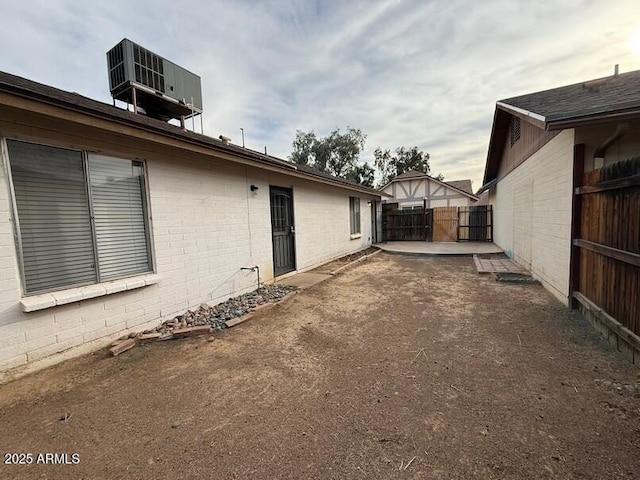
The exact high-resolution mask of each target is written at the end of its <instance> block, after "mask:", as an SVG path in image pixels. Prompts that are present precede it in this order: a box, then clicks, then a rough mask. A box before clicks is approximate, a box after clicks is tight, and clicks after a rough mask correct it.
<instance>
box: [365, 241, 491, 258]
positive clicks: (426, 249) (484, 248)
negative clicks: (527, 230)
mask: <svg viewBox="0 0 640 480" xmlns="http://www.w3.org/2000/svg"><path fill="white" fill-rule="evenodd" d="M375 246H376V247H378V248H380V249H381V250H384V251H385V252H389V253H403V254H410V255H461V256H472V255H478V254H488V253H502V249H501V248H500V247H498V246H497V245H495V244H493V243H489V242H420V241H417V242H386V243H377V244H376V245H375Z"/></svg>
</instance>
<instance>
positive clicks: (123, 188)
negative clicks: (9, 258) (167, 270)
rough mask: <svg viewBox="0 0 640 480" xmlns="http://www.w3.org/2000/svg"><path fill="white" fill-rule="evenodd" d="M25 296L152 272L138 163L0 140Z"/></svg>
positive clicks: (143, 189) (142, 186)
mask: <svg viewBox="0 0 640 480" xmlns="http://www.w3.org/2000/svg"><path fill="white" fill-rule="evenodd" d="M7 147H8V148H7V150H8V153H9V163H10V165H11V177H12V181H13V189H14V194H15V206H14V208H15V210H16V231H17V232H18V235H19V243H18V250H19V252H20V256H21V265H22V275H23V283H24V291H25V293H27V294H31V293H40V292H45V291H52V290H60V289H63V288H69V287H73V286H80V285H89V284H93V283H97V282H101V281H105V280H113V279H115V278H122V277H128V276H132V275H136V274H140V273H147V272H150V271H151V270H152V267H151V256H150V247H149V225H148V221H147V218H148V215H147V206H146V196H145V182H144V174H143V165H142V163H141V162H137V161H131V160H123V159H120V158H112V157H105V156H102V155H94V154H87V153H85V152H81V151H76V150H66V149H62V148H57V147H49V146H44V145H37V144H33V143H25V142H18V141H14V140H7Z"/></svg>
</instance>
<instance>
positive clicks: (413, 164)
mask: <svg viewBox="0 0 640 480" xmlns="http://www.w3.org/2000/svg"><path fill="white" fill-rule="evenodd" d="M373 157H374V165H375V166H376V167H377V168H378V170H379V171H380V174H381V178H380V186H382V185H385V184H387V183H389V181H390V180H391V179H392V178H394V177H396V176H398V175H402V174H403V173H405V172H408V171H409V170H415V171H417V172H421V173H426V174H427V175H429V174H430V172H431V167H430V166H429V158H430V156H429V154H428V153H427V152H423V151H422V150H419V149H418V147H412V148H405V147H398V148H396V151H395V155H391V152H390V151H389V149H387V150H382V149H381V148H380V147H378V148H376V150H375V151H374V152H373ZM436 178H437V179H438V180H443V179H444V176H443V175H438V176H437V177H436Z"/></svg>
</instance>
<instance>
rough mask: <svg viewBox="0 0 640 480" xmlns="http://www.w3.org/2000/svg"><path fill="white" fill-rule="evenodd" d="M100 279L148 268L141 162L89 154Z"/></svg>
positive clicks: (129, 273)
mask: <svg viewBox="0 0 640 480" xmlns="http://www.w3.org/2000/svg"><path fill="white" fill-rule="evenodd" d="M89 178H90V185H91V202H92V205H93V216H94V222H95V235H96V246H97V251H98V265H99V267H100V279H101V280H108V279H112V278H116V277H123V276H127V275H134V274H136V273H142V272H148V271H149V270H151V262H150V260H149V251H148V242H147V230H146V222H145V218H146V214H145V204H144V176H143V168H142V163H141V162H134V161H130V160H122V159H119V158H112V157H106V156H103V155H94V154H90V155H89Z"/></svg>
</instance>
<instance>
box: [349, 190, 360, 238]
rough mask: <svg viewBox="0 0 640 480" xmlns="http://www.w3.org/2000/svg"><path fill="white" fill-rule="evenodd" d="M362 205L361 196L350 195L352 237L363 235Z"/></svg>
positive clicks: (350, 231) (350, 229)
mask: <svg viewBox="0 0 640 480" xmlns="http://www.w3.org/2000/svg"><path fill="white" fill-rule="evenodd" d="M356 205H357V211H356V208H355V207H356ZM360 207H361V205H360V197H349V233H350V234H351V237H352V238H358V237H360V236H361V235H362V218H361V212H362V209H361V208H360ZM356 223H357V225H356Z"/></svg>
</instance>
